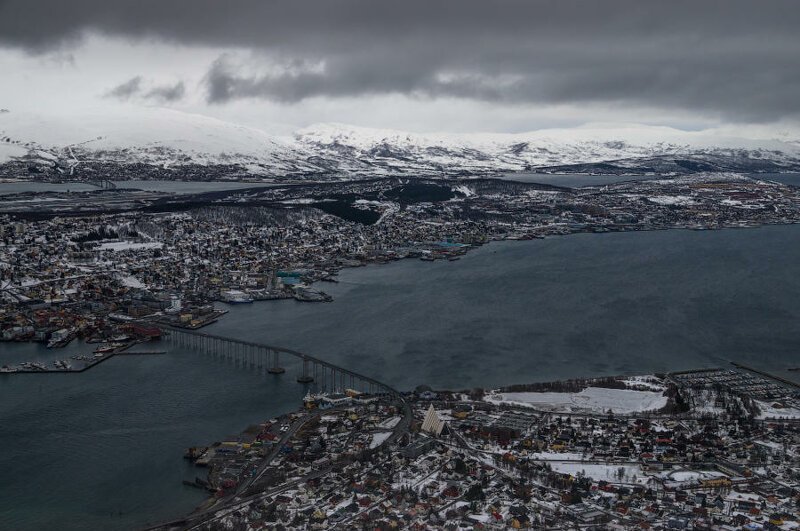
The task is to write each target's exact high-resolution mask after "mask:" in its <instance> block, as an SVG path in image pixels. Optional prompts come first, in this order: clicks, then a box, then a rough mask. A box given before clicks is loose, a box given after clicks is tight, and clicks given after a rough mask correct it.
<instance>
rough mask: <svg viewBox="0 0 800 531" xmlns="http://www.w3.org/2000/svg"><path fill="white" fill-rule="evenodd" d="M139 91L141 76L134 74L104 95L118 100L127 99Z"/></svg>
mask: <svg viewBox="0 0 800 531" xmlns="http://www.w3.org/2000/svg"><path fill="white" fill-rule="evenodd" d="M141 91H142V76H136V77H132V78H131V79H129V80H128V81H126V82H124V83H121V84H119V85H117V86H116V87H114V88H112V89H111V90H109V91H108V92H106V97H107V98H116V99H118V100H127V99H130V98H131V97H132V96H135V95H137V94H139V93H140V92H141Z"/></svg>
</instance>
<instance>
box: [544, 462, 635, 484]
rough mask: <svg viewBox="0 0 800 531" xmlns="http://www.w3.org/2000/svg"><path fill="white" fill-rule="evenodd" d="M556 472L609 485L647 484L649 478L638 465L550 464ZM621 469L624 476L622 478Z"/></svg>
mask: <svg viewBox="0 0 800 531" xmlns="http://www.w3.org/2000/svg"><path fill="white" fill-rule="evenodd" d="M550 466H551V467H552V468H553V470H555V471H556V472H559V473H561V474H569V475H571V476H577V475H578V474H581V473H583V474H585V475H586V476H587V477H590V478H592V479H593V480H595V481H608V482H609V483H646V482H647V477H646V476H645V475H644V473H643V472H642V469H641V468H640V467H639V466H638V465H622V464H608V465H604V464H598V463H575V462H572V463H559V462H553V463H550ZM620 469H623V470H622V475H621V476H620Z"/></svg>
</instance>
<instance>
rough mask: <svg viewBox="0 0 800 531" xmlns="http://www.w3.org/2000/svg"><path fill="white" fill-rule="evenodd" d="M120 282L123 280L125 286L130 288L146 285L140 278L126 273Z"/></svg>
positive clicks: (139, 287) (140, 287)
mask: <svg viewBox="0 0 800 531" xmlns="http://www.w3.org/2000/svg"><path fill="white" fill-rule="evenodd" d="M119 280H120V282H122V285H123V286H128V287H129V288H138V289H144V287H145V285H144V284H142V283H141V282H140V281H139V279H137V278H136V277H134V276H131V275H124V276H122V277H120V279H119Z"/></svg>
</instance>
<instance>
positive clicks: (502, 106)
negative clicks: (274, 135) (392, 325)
mask: <svg viewBox="0 0 800 531" xmlns="http://www.w3.org/2000/svg"><path fill="white" fill-rule="evenodd" d="M798 28H800V2H797V1H796V0H786V1H772V0H765V1H756V0H752V1H746V2H744V1H736V0H725V1H723V0H715V1H711V0H707V1H704V0H691V1H681V0H669V1H663V2H662V1H659V2H655V1H654V2H649V1H644V0H605V1H591V0H586V1H572V0H554V1H542V0H499V1H489V0H451V1H437V0H401V1H392V2H390V1H383V0H315V1H309V0H284V1H270V0H226V1H224V2H223V1H219V0H69V1H64V0H0V72H2V76H0V108H9V109H12V110H13V109H15V108H19V109H33V110H37V109H38V110H40V111H43V112H56V111H59V110H67V111H69V110H74V109H80V108H82V107H85V106H94V105H101V106H122V105H125V106H137V105H162V106H169V107H173V108H176V109H180V110H187V111H191V112H199V113H202V114H208V115H211V116H216V117H220V118H223V119H229V120H233V121H237V122H243V123H247V124H249V125H254V126H258V127H261V128H264V129H266V130H273V131H289V130H291V129H294V128H296V127H302V126H305V125H308V124H311V123H314V122H321V121H338V122H346V123H353V124H359V125H368V126H376V127H390V128H399V129H411V130H418V131H434V130H436V131H440V130H441V131H479V130H481V131H486V130H489V131H525V130H533V129H540V128H545V127H557V126H573V125H580V124H583V123H587V122H609V121H616V122H620V121H625V122H641V123H648V124H659V125H671V126H675V127H679V128H683V129H703V128H709V127H725V128H728V129H743V128H751V129H752V128H758V129H759V130H770V129H772V128H774V129H775V130H779V129H787V128H789V129H795V128H796V127H797V125H798V123H799V122H800V103H798V95H800V31H799V30H798Z"/></svg>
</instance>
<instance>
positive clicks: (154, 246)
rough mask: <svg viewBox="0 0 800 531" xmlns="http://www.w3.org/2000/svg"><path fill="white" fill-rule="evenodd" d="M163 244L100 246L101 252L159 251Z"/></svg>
mask: <svg viewBox="0 0 800 531" xmlns="http://www.w3.org/2000/svg"><path fill="white" fill-rule="evenodd" d="M163 245H164V244H162V243H161V242H141V243H139V242H128V241H122V242H105V243H102V244H100V247H99V249H100V250H101V251H114V252H117V251H129V250H132V249H134V250H135V249H160V248H161V247H163Z"/></svg>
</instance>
